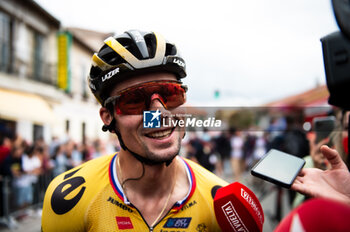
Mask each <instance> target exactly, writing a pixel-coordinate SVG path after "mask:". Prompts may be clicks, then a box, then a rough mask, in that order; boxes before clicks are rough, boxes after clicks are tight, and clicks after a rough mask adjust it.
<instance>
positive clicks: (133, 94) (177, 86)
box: [105, 81, 187, 115]
mask: <svg viewBox="0 0 350 232" xmlns="http://www.w3.org/2000/svg"><path fill="white" fill-rule="evenodd" d="M186 91H187V86H185V85H182V82H178V81H150V82H145V83H142V84H140V85H136V86H133V87H130V88H127V89H124V90H122V91H121V92H119V94H118V95H116V96H112V97H109V98H108V99H107V100H106V102H105V107H108V106H109V105H110V104H111V103H112V104H113V107H114V109H115V111H116V113H117V114H125V115H137V114H143V111H145V110H148V109H149V108H150V105H151V102H152V101H153V100H154V99H159V100H160V102H161V103H162V105H163V106H164V107H165V108H166V109H171V108H176V107H178V106H180V105H182V104H184V103H185V102H186Z"/></svg>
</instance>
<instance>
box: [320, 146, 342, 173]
mask: <svg viewBox="0 0 350 232" xmlns="http://www.w3.org/2000/svg"><path fill="white" fill-rule="evenodd" d="M321 152H322V154H323V155H324V156H325V157H326V158H327V160H328V161H329V163H330V164H331V166H332V169H345V170H347V167H346V165H345V163H344V162H343V160H342V159H341V157H340V155H339V153H338V152H337V151H336V150H335V149H331V148H329V147H328V146H327V145H323V146H322V147H321Z"/></svg>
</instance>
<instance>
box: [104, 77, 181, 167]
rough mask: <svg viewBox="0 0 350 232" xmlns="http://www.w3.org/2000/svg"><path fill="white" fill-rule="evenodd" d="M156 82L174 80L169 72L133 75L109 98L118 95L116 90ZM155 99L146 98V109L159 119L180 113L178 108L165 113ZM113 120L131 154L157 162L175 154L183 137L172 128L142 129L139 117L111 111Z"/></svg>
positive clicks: (141, 116) (177, 130) (141, 121)
mask: <svg viewBox="0 0 350 232" xmlns="http://www.w3.org/2000/svg"><path fill="white" fill-rule="evenodd" d="M160 80H164V81H176V77H175V75H173V74H170V73H156V74H147V75H141V76H137V77H134V78H131V79H129V80H126V81H124V82H122V83H120V84H118V85H117V86H116V88H115V89H114V90H113V91H112V93H111V95H110V96H115V95H118V93H119V92H120V91H122V90H124V89H126V88H130V87H132V86H135V85H139V84H142V83H144V82H149V81H160ZM155 96H157V95H156V94H154V95H152V96H150V97H152V98H151V99H152V100H151V103H150V109H147V110H157V109H159V110H160V112H161V113H162V115H161V117H164V115H175V114H176V113H180V112H179V108H175V109H169V110H166V109H165V108H164V106H163V105H162V103H161V101H160V100H159V99H158V98H157V97H155ZM114 117H115V119H116V121H117V129H118V130H119V132H120V134H121V136H122V139H123V142H124V143H125V145H126V147H127V148H128V149H130V150H131V151H133V152H135V153H137V154H139V155H141V156H144V157H146V158H148V159H151V160H153V161H158V162H162V161H166V160H169V159H170V158H173V157H174V156H175V155H177V154H178V153H179V150H180V145H181V139H182V137H183V135H184V130H183V129H182V130H180V129H179V128H177V129H175V128H174V127H171V128H169V127H166V128H164V127H161V128H143V115H121V114H116V112H115V111H114Z"/></svg>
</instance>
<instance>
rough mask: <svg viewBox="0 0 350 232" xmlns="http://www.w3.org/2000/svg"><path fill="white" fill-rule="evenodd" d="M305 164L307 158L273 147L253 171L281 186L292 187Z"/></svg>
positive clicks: (254, 174) (254, 173)
mask: <svg viewBox="0 0 350 232" xmlns="http://www.w3.org/2000/svg"><path fill="white" fill-rule="evenodd" d="M304 164H305V160H303V159H301V158H299V157H296V156H293V155H290V154H287V153H285V152H281V151H278V150H275V149H271V150H270V151H269V152H268V153H266V154H265V155H264V156H263V157H262V158H261V159H260V161H259V162H258V163H257V164H256V165H255V166H254V167H253V168H252V170H251V173H252V175H253V176H257V177H260V178H262V179H264V180H267V181H269V182H272V183H274V184H277V185H279V186H282V187H285V188H290V187H291V185H292V183H293V181H294V180H295V178H296V177H297V175H298V173H299V172H300V170H301V169H302V168H303V166H304Z"/></svg>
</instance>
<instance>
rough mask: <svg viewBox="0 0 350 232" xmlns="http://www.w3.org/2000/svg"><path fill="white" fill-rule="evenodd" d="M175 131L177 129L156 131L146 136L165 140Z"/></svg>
mask: <svg viewBox="0 0 350 232" xmlns="http://www.w3.org/2000/svg"><path fill="white" fill-rule="evenodd" d="M174 129H175V128H170V129H167V130H162V131H155V132H151V133H148V134H146V135H145V136H146V137H148V138H152V139H163V138H167V137H169V136H170V135H171V133H172V132H173V130H174Z"/></svg>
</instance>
